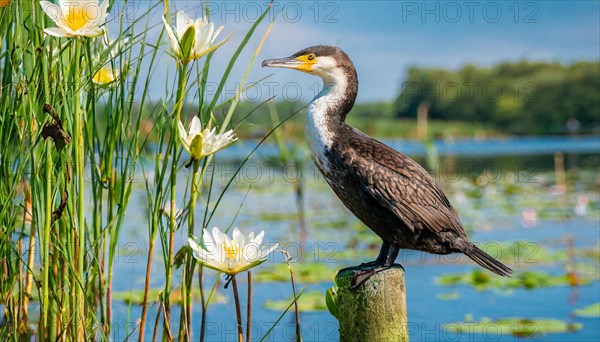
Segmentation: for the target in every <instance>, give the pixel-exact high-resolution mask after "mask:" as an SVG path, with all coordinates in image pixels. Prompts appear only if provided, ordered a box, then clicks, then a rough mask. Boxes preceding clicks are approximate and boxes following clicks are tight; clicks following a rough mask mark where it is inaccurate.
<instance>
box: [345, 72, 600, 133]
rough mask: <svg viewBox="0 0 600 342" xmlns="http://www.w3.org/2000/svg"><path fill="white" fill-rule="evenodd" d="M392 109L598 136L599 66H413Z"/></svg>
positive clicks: (512, 129)
mask: <svg viewBox="0 0 600 342" xmlns="http://www.w3.org/2000/svg"><path fill="white" fill-rule="evenodd" d="M392 107H393V109H392V111H393V113H392V115H394V116H396V117H399V118H416V117H417V112H419V111H420V112H421V113H422V115H423V113H426V114H427V116H428V117H429V118H430V119H437V120H449V121H463V122H471V123H481V124H485V125H487V126H491V127H493V128H495V129H498V130H499V131H502V132H505V133H509V134H567V133H583V134H589V133H596V134H597V133H599V132H600V62H578V63H575V64H572V65H562V64H558V63H542V62H529V61H521V62H517V63H502V64H499V65H496V66H493V67H489V68H482V67H477V66H474V65H467V66H465V67H463V68H461V69H460V70H457V71H453V70H447V69H436V68H422V67H411V68H410V69H409V71H408V76H407V78H406V80H405V81H404V82H403V84H402V90H401V93H400V95H398V97H397V99H396V101H395V102H394V104H393V106H392ZM356 114H360V113H356ZM356 114H355V115H356ZM365 114H367V113H365Z"/></svg>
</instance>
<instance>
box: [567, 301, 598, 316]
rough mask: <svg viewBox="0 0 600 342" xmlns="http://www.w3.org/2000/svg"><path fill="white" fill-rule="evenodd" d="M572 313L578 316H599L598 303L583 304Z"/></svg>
mask: <svg viewBox="0 0 600 342" xmlns="http://www.w3.org/2000/svg"><path fill="white" fill-rule="evenodd" d="M573 313H574V314H575V315H577V316H579V317H600V303H596V304H591V305H588V306H584V307H583V308H581V309H577V310H575V311H573Z"/></svg>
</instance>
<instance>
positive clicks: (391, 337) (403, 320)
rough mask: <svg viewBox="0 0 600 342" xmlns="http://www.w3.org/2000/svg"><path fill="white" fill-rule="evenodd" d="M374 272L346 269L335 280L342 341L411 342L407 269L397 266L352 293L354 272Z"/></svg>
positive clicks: (357, 268) (380, 273)
mask: <svg viewBox="0 0 600 342" xmlns="http://www.w3.org/2000/svg"><path fill="white" fill-rule="evenodd" d="M371 268H372V267H368V266H367V267H361V266H355V267H351V268H345V269H343V270H341V271H340V272H339V273H338V274H337V276H336V278H335V282H336V284H337V287H338V288H337V293H336V296H335V303H336V306H337V309H338V313H339V315H338V320H339V323H340V341H408V327H407V315H406V283H405V281H404V269H402V266H400V265H394V266H393V267H392V268H390V269H387V270H385V271H381V272H379V273H376V274H375V275H373V276H372V277H371V278H369V279H368V280H367V281H366V282H365V283H364V284H362V285H361V286H360V287H359V288H357V289H355V290H352V289H350V284H351V282H352V276H353V274H354V272H355V271H361V270H368V269H371Z"/></svg>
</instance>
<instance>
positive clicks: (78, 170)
mask: <svg viewBox="0 0 600 342" xmlns="http://www.w3.org/2000/svg"><path fill="white" fill-rule="evenodd" d="M73 43H74V44H75V53H74V60H73V65H74V66H73V72H72V75H71V77H72V78H73V80H72V82H73V83H72V84H73V88H72V89H73V93H74V99H73V111H72V112H73V140H74V142H75V180H76V182H77V186H76V189H77V203H76V222H77V224H76V227H77V243H78V249H77V280H78V281H79V282H81V284H83V283H84V272H83V263H84V260H85V193H84V188H85V182H84V163H85V157H84V144H83V128H84V127H83V121H82V119H83V113H82V111H81V107H80V106H81V104H80V100H81V97H82V95H83V94H82V89H80V83H79V78H80V77H81V64H80V63H81V41H80V40H79V39H76V40H75V41H74V42H73ZM73 285H74V286H75V288H76V290H75V292H76V298H77V299H76V309H75V316H74V323H75V324H74V327H75V334H74V335H75V336H77V338H78V339H82V338H83V325H82V323H83V320H84V305H85V301H84V295H85V293H84V289H83V288H82V287H81V286H80V285H79V284H77V282H73Z"/></svg>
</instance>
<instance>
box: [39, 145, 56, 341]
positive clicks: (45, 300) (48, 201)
mask: <svg viewBox="0 0 600 342" xmlns="http://www.w3.org/2000/svg"><path fill="white" fill-rule="evenodd" d="M45 147H46V158H45V164H46V189H45V206H46V210H45V217H44V241H43V242H42V243H41V244H40V246H42V248H43V249H42V251H43V257H42V264H43V265H44V266H43V272H44V276H43V281H42V312H41V317H42V331H47V330H48V329H49V327H48V313H49V312H48V304H49V295H48V293H49V281H48V277H49V273H50V261H49V253H48V252H49V249H50V226H51V222H52V210H51V208H52V168H53V163H52V141H51V140H49V139H48V140H46V144H45Z"/></svg>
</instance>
